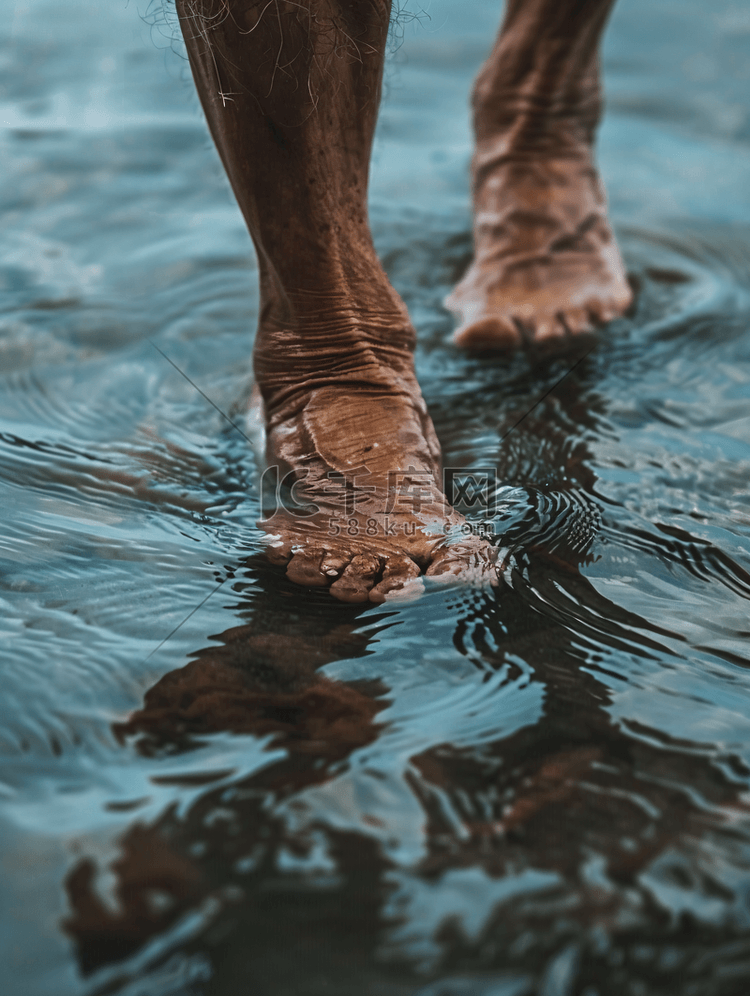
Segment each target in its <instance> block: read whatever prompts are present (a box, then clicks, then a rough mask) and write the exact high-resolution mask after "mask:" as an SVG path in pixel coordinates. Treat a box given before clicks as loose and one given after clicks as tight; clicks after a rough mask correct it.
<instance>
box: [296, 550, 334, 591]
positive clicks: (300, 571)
mask: <svg viewBox="0 0 750 996" xmlns="http://www.w3.org/2000/svg"><path fill="white" fill-rule="evenodd" d="M322 557H323V555H322V552H321V551H320V550H318V551H315V550H302V551H301V552H300V553H295V554H294V556H293V557H292V559H291V560H290V561H289V566H288V567H287V569H286V573H287V575H288V577H289V579H290V580H291V581H294V583H295V584H303V585H305V587H307V588H323V587H325V586H326V585H327V584H328V582H329V581H330V578H328V577H326V575H325V574H324V573H323V571H322V570H321V560H322Z"/></svg>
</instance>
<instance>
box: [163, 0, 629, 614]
mask: <svg viewBox="0 0 750 996" xmlns="http://www.w3.org/2000/svg"><path fill="white" fill-rule="evenodd" d="M390 6H391V5H390V0H294V2H292V0H270V2H269V0H177V9H178V13H179V16H180V24H181V28H182V32H183V35H184V38H185V42H186V45H187V50H188V55H189V58H190V65H191V68H192V71H193V76H194V78H195V82H196V85H197V87H198V93H199V95H200V99H201V103H202V105H203V109H204V111H205V114H206V118H207V120H208V124H209V128H210V130H211V134H212V136H213V139H214V141H215V143H216V146H217V148H218V151H219V154H220V156H221V159H222V162H223V164H224V167H225V169H226V171H227V174H228V177H229V180H230V182H231V184H232V188H233V190H234V193H235V195H236V197H237V201H238V203H239V205H240V208H241V210H242V212H243V215H244V217H245V221H246V222H247V225H248V228H249V230H250V234H251V236H252V238H253V242H254V244H255V248H256V252H257V256H258V262H259V269H260V290H261V311H260V319H259V325H258V330H257V335H256V340H255V353H254V363H255V376H256V381H257V385H258V388H259V391H260V395H261V397H262V401H263V409H264V419H265V425H266V438H267V446H266V459H267V462H268V464H269V466H277V467H278V468H279V469H280V474H281V475H282V476H284V475H288V474H291V476H292V477H295V476H296V477H297V478H298V479H299V480H300V482H301V485H302V486H303V488H304V496H305V498H306V499H307V500H308V501H312V502H314V503H315V505H317V507H318V509H319V511H318V512H317V513H316V514H314V515H311V516H308V517H302V516H298V515H292V514H290V513H288V512H277V513H276V514H275V515H274V516H273V517H272V518H270V519H267V520H266V521H265V523H264V526H265V528H266V529H267V531H268V533H269V555H270V556H271V558H272V559H273V560H274V561H275V562H277V563H286V564H288V566H287V573H288V574H289V576H290V577H291V578H292V579H293V580H294V581H297V582H299V583H300V584H305V585H313V586H324V585H330V589H331V593H332V594H333V595H335V596H336V597H337V598H340V599H342V600H344V601H367V600H371V601H375V602H380V601H383V600H384V599H386V598H387V597H394V596H399V597H404V595H408V594H411V593H414V592H416V591H418V590H420V581H419V576H420V574H421V573H422V572H424V573H426V574H427V575H428V576H432V577H437V578H443V579H445V578H455V577H461V578H462V579H464V580H470V581H489V582H490V583H492V582H494V580H495V570H494V566H493V560H494V550H493V549H492V547H491V546H490V545H489V544H487V543H485V542H484V541H482V540H480V539H478V538H476V537H473V536H464V537H463V538H459V539H458V541H456V539H455V537H456V535H458V536H459V537H460V535H461V527H462V525H463V519H462V518H461V516H460V515H458V514H457V513H456V512H455V511H454V510H453V509H451V508H450V506H449V505H448V503H447V501H446V499H445V497H444V496H443V494H442V491H441V481H440V447H439V444H438V441H437V438H436V436H435V431H434V429H433V426H432V421H431V419H430V416H429V414H428V412H427V409H426V407H425V403H424V400H423V398H422V394H421V392H420V389H419V385H418V384H417V381H416V377H415V374H414V364H413V358H412V354H413V350H414V343H415V333H414V329H413V326H412V324H411V322H410V320H409V316H408V313H407V311H406V307H405V306H404V303H403V301H402V300H401V299H400V297H399V296H398V294H397V293H396V291H395V290H394V289H393V287H391V285H390V283H389V281H388V278H387V277H386V275H385V273H384V271H383V268H382V266H381V264H380V262H379V260H378V258H377V255H376V253H375V249H374V247H373V243H372V236H371V233H370V228H369V222H368V213H367V181H368V172H369V162H370V152H371V148H372V139H373V134H374V130H375V123H376V118H377V112H378V106H379V101H380V90H381V81H382V74H383V62H384V53H385V47H386V41H387V35H388V23H389V18H390ZM610 6H611V0H523V2H516V0H511V3H510V5H509V8H508V13H507V16H506V20H505V24H504V27H503V29H502V31H501V34H500V38H499V40H498V43H497V45H496V46H495V49H494V50H493V53H492V55H491V56H490V59H489V61H488V63H487V64H486V66H485V67H484V69H483V70H482V72H481V74H480V77H479V81H478V84H477V89H476V93H475V122H476V128H477V153H476V156H475V159H474V195H475V210H476V225H475V243H476V256H475V260H474V263H473V265H472V267H471V269H470V270H469V272H468V273H467V275H466V276H465V277H464V279H463V280H462V282H461V284H460V285H459V286H458V288H456V291H455V292H454V294H453V295H452V298H451V301H450V305H451V307H452V308H454V309H455V310H456V311H458V312H460V313H461V315H462V316H463V325H462V327H461V328H460V329H459V332H458V333H457V341H458V342H459V344H463V345H466V346H481V347H482V348H486V347H487V346H490V347H497V348H500V349H503V348H508V347H509V346H510V347H515V346H517V345H520V344H521V343H522V341H523V338H524V337H526V338H528V339H530V340H531V341H533V340H535V339H536V340H539V342H540V343H545V344H546V343H547V342H548V341H550V340H552V341H557V342H558V343H563V342H564V341H566V340H568V339H569V338H570V336H571V335H576V334H578V333H581V332H585V331H588V330H590V328H591V327H592V324H593V323H594V322H602V321H606V320H608V319H610V318H612V317H614V316H615V315H616V314H619V313H621V312H622V311H623V310H624V309H625V308H626V307H627V305H628V303H629V301H630V292H629V290H628V286H627V283H626V282H625V277H624V272H623V268H622V263H621V262H620V257H619V254H618V251H617V248H616V246H615V243H614V241H613V239H612V234H611V230H610V228H609V225H608V222H607V219H606V215H605V209H604V195H603V192H602V189H601V185H600V183H599V180H598V178H597V174H596V172H595V170H594V167H593V164H592V159H591V142H592V140H593V133H594V129H595V125H596V121H597V120H598V115H599V83H598V75H597V68H596V60H597V55H596V48H597V43H598V39H599V36H600V34H601V31H602V29H603V27H604V23H605V20H606V17H607V14H608V12H609V9H610ZM501 62H502V63H503V65H504V69H501V67H500V63H501ZM347 482H348V485H349V486H348V489H347ZM352 484H354V486H355V489H356V490H355V492H354V493H356V495H357V497H358V499H359V500H358V502H357V504H356V506H355V507H354V508H353V509H352V508H351V507H350V508H348V509H347V507H346V499H347V496H348V497H349V499H351V496H352V493H353V492H352ZM332 520H336V524H337V525H336V526H335V527H334V529H331V526H330V524H331V522H332ZM352 521H353V522H354V525H352V524H351V523H352ZM338 523H341V527H340V528H338ZM446 533H448V538H447V539H446Z"/></svg>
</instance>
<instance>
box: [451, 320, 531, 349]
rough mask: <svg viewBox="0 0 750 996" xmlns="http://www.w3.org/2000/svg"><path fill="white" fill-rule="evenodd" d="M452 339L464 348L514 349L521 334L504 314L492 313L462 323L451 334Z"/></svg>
mask: <svg viewBox="0 0 750 996" xmlns="http://www.w3.org/2000/svg"><path fill="white" fill-rule="evenodd" d="M453 341H454V342H455V344H456V345H457V346H461V347H463V348H464V349H499V350H509V349H516V348H517V347H518V346H519V345H520V342H521V336H520V334H519V331H518V329H517V328H516V326H515V323H514V322H512V321H511V319H510V318H507V317H505V316H504V315H493V316H492V317H488V318H481V319H479V320H478V321H475V322H471V323H470V324H467V325H463V326H462V327H461V328H459V329H457V330H456V332H455V333H454V335H453Z"/></svg>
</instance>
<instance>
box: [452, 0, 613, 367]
mask: <svg viewBox="0 0 750 996" xmlns="http://www.w3.org/2000/svg"><path fill="white" fill-rule="evenodd" d="M613 3H614V0H508V4H507V8H506V14H505V19H504V21H503V25H502V28H501V30H500V34H499V36H498V38H497V41H496V43H495V46H494V48H493V51H492V53H491V55H490V57H489V59H488V60H487V62H486V63H485V65H484V66H483V68H482V69H481V71H480V73H479V76H478V78H477V81H476V85H475V89H474V95H473V108H474V129H475V135H476V150H475V154H474V158H473V162H472V186H473V199H474V261H473V263H472V265H471V267H470V268H469V270H468V272H467V273H466V275H465V276H464V278H463V279H462V280H461V282H460V283H459V285H458V286H457V287H456V288H455V290H454V291H453V293H452V294H451V295H450V297H449V298H448V301H447V302H446V303H447V306H448V307H449V308H450V309H451V310H452V311H454V312H455V313H456V314H457V315H458V316H459V322H460V326H459V328H458V330H457V332H456V337H455V338H456V342H457V343H458V344H459V345H462V346H467V347H469V348H493V347H494V348H500V349H509V348H515V347H516V346H518V345H521V344H523V343H526V344H527V345H530V346H531V347H532V348H534V347H541V348H550V347H551V348H557V347H559V346H561V345H564V344H566V343H569V342H570V340H571V338H574V337H575V336H577V335H580V334H581V333H585V332H590V331H592V330H593V328H594V327H595V326H596V325H599V324H602V323H604V322H607V321H610V320H611V319H612V318H615V317H616V316H617V315H620V314H622V312H623V311H625V309H626V308H627V307H628V305H629V304H630V301H631V298H632V293H631V290H630V287H629V285H628V283H627V280H626V276H625V270H624V267H623V264H622V259H621V257H620V252H619V249H618V247H617V244H616V242H615V240H614V236H613V234H612V229H611V227H610V224H609V221H608V219H607V214H606V199H605V193H604V188H603V186H602V183H601V180H600V179H599V176H598V174H597V171H596V168H595V166H594V161H593V143H594V136H595V132H596V127H597V124H598V122H599V118H600V114H601V106H602V98H601V86H600V79H599V53H598V48H599V41H600V38H601V35H602V32H603V30H604V27H605V24H606V21H607V17H608V15H609V13H610V10H611V8H612V5H613Z"/></svg>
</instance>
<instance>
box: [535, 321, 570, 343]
mask: <svg viewBox="0 0 750 996" xmlns="http://www.w3.org/2000/svg"><path fill="white" fill-rule="evenodd" d="M567 335H568V330H567V328H566V327H565V323H564V322H562V321H561V320H560V318H559V317H558V316H557V315H555V316H552V315H550V316H547V317H544V318H539V319H537V322H536V325H535V328H534V335H533V341H534V342H535V343H536V344H537V345H541V346H546V345H549V344H551V343H555V342H559V341H560V340H561V339H566V338H567Z"/></svg>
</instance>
